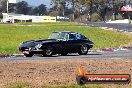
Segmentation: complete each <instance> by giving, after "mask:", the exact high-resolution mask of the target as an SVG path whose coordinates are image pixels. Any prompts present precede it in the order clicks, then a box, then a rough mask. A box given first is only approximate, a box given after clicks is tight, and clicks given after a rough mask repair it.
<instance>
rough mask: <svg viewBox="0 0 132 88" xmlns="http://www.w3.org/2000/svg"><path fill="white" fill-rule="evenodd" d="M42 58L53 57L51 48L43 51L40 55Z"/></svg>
mask: <svg viewBox="0 0 132 88" xmlns="http://www.w3.org/2000/svg"><path fill="white" fill-rule="evenodd" d="M42 55H43V56H46V57H50V56H52V55H53V48H52V47H51V46H48V47H46V48H45V49H44V52H43V54H42Z"/></svg>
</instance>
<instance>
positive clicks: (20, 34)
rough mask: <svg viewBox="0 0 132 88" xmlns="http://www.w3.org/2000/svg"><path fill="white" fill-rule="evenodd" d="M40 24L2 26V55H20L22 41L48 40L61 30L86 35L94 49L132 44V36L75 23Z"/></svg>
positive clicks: (0, 36)
mask: <svg viewBox="0 0 132 88" xmlns="http://www.w3.org/2000/svg"><path fill="white" fill-rule="evenodd" d="M30 24H31V23H30ZM40 24H41V25H38V26H37V25H35V26H32V25H31V26H22V25H19V24H17V25H0V41H1V42H0V54H13V53H18V46H19V44H20V43H21V42H22V41H26V40H33V39H40V38H41V39H46V38H48V36H49V35H50V34H51V33H52V32H53V31H60V30H66V31H74V32H79V33H81V34H83V35H85V36H86V37H88V38H89V39H91V40H92V41H93V42H94V43H95V45H94V48H105V47H119V46H123V45H126V44H129V43H132V35H125V34H121V33H117V32H112V31H107V30H102V29H100V28H97V27H88V26H74V25H72V24H74V23H67V24H71V25H61V24H63V23H61V22H60V23H51V24H54V25H50V23H49V24H48V23H45V24H42V23H40ZM56 24H57V25H56ZM59 24H60V25H59ZM64 24H66V23H64ZM75 24H76V23H75Z"/></svg>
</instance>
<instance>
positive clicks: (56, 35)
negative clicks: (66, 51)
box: [48, 32, 59, 39]
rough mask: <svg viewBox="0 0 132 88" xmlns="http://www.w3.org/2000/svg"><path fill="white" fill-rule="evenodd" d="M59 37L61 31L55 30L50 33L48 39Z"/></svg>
mask: <svg viewBox="0 0 132 88" xmlns="http://www.w3.org/2000/svg"><path fill="white" fill-rule="evenodd" d="M58 38H59V33H57V32H54V33H52V34H51V35H50V37H49V38H48V39H58Z"/></svg>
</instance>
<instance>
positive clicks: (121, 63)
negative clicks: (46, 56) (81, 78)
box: [0, 58, 132, 88]
mask: <svg viewBox="0 0 132 88" xmlns="http://www.w3.org/2000/svg"><path fill="white" fill-rule="evenodd" d="M78 66H82V67H83V68H84V69H86V71H87V73H89V74H130V75H132V59H120V58H111V59H107V58H106V59H89V58H87V59H81V58H80V59H76V60H75V59H74V60H72V59H67V60H63V59H58V60H57V59H56V60H34V61H30V60H29V61H12V62H0V88H4V87H5V86H6V85H7V84H10V83H16V82H28V83H30V84H32V85H34V86H42V85H51V84H53V85H63V84H66V85H71V84H76V74H77V67H78ZM130 84H132V82H130ZM130 84H129V85H130ZM125 86H127V85H125ZM124 88H125V87H124Z"/></svg>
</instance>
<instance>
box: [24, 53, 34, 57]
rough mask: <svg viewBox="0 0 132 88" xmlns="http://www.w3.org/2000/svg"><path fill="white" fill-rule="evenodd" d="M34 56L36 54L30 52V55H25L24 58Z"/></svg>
mask: <svg viewBox="0 0 132 88" xmlns="http://www.w3.org/2000/svg"><path fill="white" fill-rule="evenodd" d="M33 55H34V54H33V53H31V52H30V53H28V54H27V53H24V56H26V57H32V56H33Z"/></svg>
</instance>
